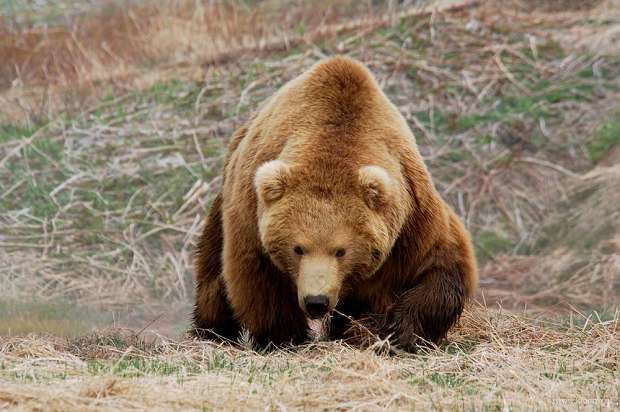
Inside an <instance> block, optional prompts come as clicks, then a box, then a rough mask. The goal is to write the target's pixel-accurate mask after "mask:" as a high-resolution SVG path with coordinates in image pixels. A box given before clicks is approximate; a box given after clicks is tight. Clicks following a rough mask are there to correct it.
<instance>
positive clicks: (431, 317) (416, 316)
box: [381, 270, 467, 352]
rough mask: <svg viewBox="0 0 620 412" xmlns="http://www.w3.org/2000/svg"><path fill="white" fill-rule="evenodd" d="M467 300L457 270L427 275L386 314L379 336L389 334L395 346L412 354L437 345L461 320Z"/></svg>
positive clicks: (433, 271) (428, 273)
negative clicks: (420, 349)
mask: <svg viewBox="0 0 620 412" xmlns="http://www.w3.org/2000/svg"><path fill="white" fill-rule="evenodd" d="M466 299H467V297H466V293H465V286H464V284H463V280H462V277H461V275H460V273H459V272H458V271H457V270H454V271H448V270H441V271H438V270H432V271H428V272H426V273H425V274H424V275H422V279H421V281H420V283H418V284H417V285H416V286H415V287H413V288H412V289H409V290H407V291H406V292H405V293H403V294H402V295H401V296H400V298H399V299H398V300H397V302H396V303H395V304H394V305H393V306H392V308H391V309H390V310H389V312H388V313H387V316H386V317H385V318H384V319H385V323H384V325H383V331H382V332H381V334H382V335H384V336H387V335H388V334H392V337H393V339H394V341H395V343H397V344H398V345H399V346H400V347H401V348H403V349H405V350H407V351H411V352H413V351H415V349H416V347H417V346H419V345H424V344H428V343H433V344H437V343H439V342H440V341H441V340H442V339H443V338H444V337H445V336H446V333H447V332H448V330H449V329H450V328H451V327H452V326H453V325H454V324H455V323H456V321H457V320H458V319H459V317H460V316H461V313H462V312H463V306H464V304H465V301H466Z"/></svg>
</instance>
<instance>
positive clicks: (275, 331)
mask: <svg viewBox="0 0 620 412" xmlns="http://www.w3.org/2000/svg"><path fill="white" fill-rule="evenodd" d="M246 244H247V243H246V242H236V243H235V245H234V246H232V245H231V250H230V256H228V259H227V260H226V262H227V264H226V267H225V272H224V276H225V279H226V291H227V295H228V297H229V299H230V302H231V304H232V307H233V309H234V313H235V316H236V317H237V319H239V321H240V322H241V324H242V325H243V326H245V327H246V328H248V330H249V331H250V333H251V334H252V338H253V339H254V341H255V343H256V344H257V345H258V346H259V347H261V348H268V347H269V346H270V344H273V345H275V346H280V345H283V344H290V343H292V344H299V343H303V342H305V341H307V340H308V337H309V329H308V320H307V318H306V315H305V314H304V312H303V311H302V310H301V308H300V307H299V303H298V301H297V290H296V287H295V284H294V283H293V281H292V280H291V279H290V277H289V276H288V275H286V274H284V273H282V272H280V271H279V270H278V269H277V268H276V267H275V266H274V264H273V263H272V262H271V260H270V259H269V257H267V256H266V255H265V254H264V253H262V251H258V250H254V251H252V250H249V249H247V248H244V247H243V246H244V245H246Z"/></svg>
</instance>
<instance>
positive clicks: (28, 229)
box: [0, 0, 620, 410]
mask: <svg viewBox="0 0 620 412" xmlns="http://www.w3.org/2000/svg"><path fill="white" fill-rule="evenodd" d="M249 3H251V2H223V3H221V4H219V5H213V2H210V3H207V2H205V3H204V4H203V3H201V2H169V3H167V2H163V3H158V4H159V5H158V6H153V4H155V3H149V2H145V3H136V4H133V5H130V6H122V7H115V6H113V5H108V6H106V7H104V8H102V9H99V8H97V9H94V8H88V7H87V8H86V9H84V10H80V13H82V14H81V15H80V16H79V17H76V18H75V19H73V20H70V21H61V22H60V23H54V24H57V25H56V26H54V25H52V29H49V28H45V27H43V28H41V27H40V26H39V25H38V23H37V25H36V26H34V27H31V26H29V24H27V23H24V22H29V21H40V19H48V21H52V22H55V21H57V20H55V17H53V16H52V17H45V16H46V15H45V13H48V12H49V9H41V10H43V11H41V10H39V11H36V9H34V8H32V7H31V8H26V9H27V11H28V13H31V12H32V11H33V10H35V11H36V13H35V15H36V16H39V20H37V19H36V18H35V19H32V18H31V17H32V16H30V15H28V16H26V17H23V16H24V14H23V13H25V12H23V11H20V13H22V14H19V15H18V17H19V16H22V17H19V18H17V17H14V18H8V17H7V18H5V19H4V21H0V35H4V37H2V38H3V42H0V54H1V55H2V56H3V57H4V60H5V61H7V62H9V63H10V64H3V65H2V66H1V67H0V87H1V88H0V335H1V336H3V337H0V382H1V383H2V384H1V385H0V408H2V407H10V408H16V409H49V408H51V409H57V410H67V409H99V410H107V409H115V408H119V407H122V408H126V409H142V408H145V407H148V408H150V409H170V408H178V409H206V410H209V409H223V408H225V407H226V406H229V405H234V408H236V409H258V408H266V409H312V410H314V409H363V410H367V409H368V410H371V409H383V408H393V409H412V408H413V409H427V408H435V409H454V408H456V409H502V410H503V409H518V410H520V409H533V408H534V409H551V410H574V409H576V408H579V409H582V410H605V409H613V408H614V407H616V408H618V407H620V405H619V403H620V392H618V390H617V389H616V388H617V387H620V385H619V384H620V372H619V366H620V353H619V352H618V348H619V347H620V327H619V320H620V319H619V318H620V315H619V313H618V307H619V305H620V237H619V235H618V232H619V230H620V227H619V226H618V221H620V219H619V218H620V215H619V213H620V207H618V206H617V205H618V204H620V198H618V192H617V190H615V188H617V187H620V167H619V166H618V163H619V161H620V152H619V147H620V145H618V143H619V142H620V115H619V113H620V104H619V103H618V102H619V101H620V100H618V96H619V95H620V92H619V91H620V53H619V51H618V50H617V48H616V47H615V45H616V44H617V42H615V41H614V39H616V38H617V36H618V33H619V32H620V31H619V30H618V29H617V28H618V27H619V25H620V9H618V7H617V5H616V4H615V2H612V1H602V2H600V1H591V2H587V3H588V4H586V2H571V1H556V0H553V1H546V2H530V1H514V2H510V3H509V5H510V7H507V6H506V4H508V3H500V2H494V1H486V2H475V4H472V5H470V6H468V7H460V8H456V9H454V10H452V11H443V12H435V13H426V12H420V11H419V9H412V8H408V5H411V4H412V2H409V3H407V2H405V5H403V6H402V8H396V7H395V6H394V5H392V7H391V8H390V7H388V6H385V7H384V6H374V8H369V7H371V6H369V5H367V4H366V5H364V6H361V5H360V4H361V3H359V2H357V3H356V2H348V1H344V0H343V1H334V2H332V3H331V4H330V5H326V4H327V2H326V3H320V4H318V3H317V4H311V3H308V2H292V1H291V2H285V1H268V2H264V3H261V5H260V6H258V7H257V8H252V7H250V6H249ZM452 3H455V2H452ZM457 3H458V2H457ZM9 4H10V2H8V3H6V4H5V3H1V2H0V10H3V13H4V15H5V16H10V15H9V14H8V13H6V12H4V10H8V9H7V8H6V7H8V6H7V5H9ZM37 4H38V3H37ZM58 4H64V3H63V2H62V1H59V2H48V3H46V5H47V6H49V5H52V6H54V7H56V6H57V5H58ZM67 4H68V3H67ZM352 5H354V6H352ZM47 6H46V7H47ZM2 7H5V8H4V9H3V8H2ZM26 9H24V10H26ZM12 10H13V13H17V12H15V10H16V9H15V7H13V8H12ZM558 10H561V12H559V11H558ZM398 12H400V14H397V13H398ZM84 13H85V14H84ZM102 16H104V17H105V18H104V19H103V20H102ZM276 21H277V22H278V23H279V25H278V27H280V29H279V31H278V30H272V29H271V27H276V26H275V25H274V24H273V22H276ZM98 22H102V23H100V24H99V23H98ZM52 32H53V33H54V34H53V35H52V34H51V33H52ZM114 33H116V34H114ZM117 34H118V36H117ZM4 39H6V40H4ZM102 39H103V40H106V41H105V42H102V41H101V40H102ZM35 45H36V46H37V47H34V46H35ZM336 53H343V54H346V55H349V56H353V57H355V58H358V59H360V60H362V61H363V62H365V63H366V64H368V66H369V67H370V68H371V70H372V71H373V72H374V73H375V74H376V75H377V78H378V80H379V82H380V83H381V85H382V87H383V88H384V90H385V91H386V93H387V94H388V96H389V97H390V98H391V99H392V100H393V101H394V103H395V104H396V105H397V106H398V107H399V109H400V110H401V112H402V113H403V114H404V116H405V117H406V119H407V121H408V122H409V124H410V125H411V127H412V129H413V130H414V132H415V134H416V136H417V139H418V144H419V146H420V150H421V151H422V153H423V155H424V156H425V158H426V160H427V163H428V165H429V168H430V170H431V173H432V174H433V177H434V179H435V183H436V185H437V188H438V190H439V191H440V192H441V193H442V195H443V196H444V197H445V199H446V200H447V201H448V202H449V203H450V204H451V205H452V206H453V207H454V209H455V210H456V211H457V213H458V214H459V215H460V216H461V218H462V219H463V220H464V221H465V222H466V224H467V226H468V228H469V229H470V231H471V232H472V235H473V239H474V243H475V246H476V251H477V255H478V259H479V261H480V263H481V268H482V277H481V288H480V289H481V290H480V294H479V296H478V301H479V302H480V303H475V304H474V306H473V307H472V308H471V309H470V310H469V312H468V314H467V315H466V316H465V317H464V319H463V320H462V321H461V325H460V326H459V328H458V330H456V331H454V333H453V334H452V335H451V336H450V339H449V340H448V342H447V343H446V344H445V345H443V346H442V347H440V348H438V349H437V350H434V351H430V352H428V353H424V354H420V355H416V356H410V355H403V354H400V353H399V355H394V354H393V353H392V355H389V354H387V353H388V352H390V351H389V350H388V349H389V348H387V347H386V345H387V344H386V343H385V342H380V341H378V342H376V344H375V347H374V348H372V349H370V350H364V351H362V350H359V349H354V348H349V347H347V346H346V345H344V344H342V343H325V342H316V343H314V344H312V345H309V346H307V347H303V348H296V349H292V350H288V351H278V352H276V353H271V354H268V355H267V354H259V353H255V352H253V351H252V350H251V349H249V345H248V342H247V339H246V340H245V341H243V342H242V347H241V348H233V347H228V346H225V347H217V346H214V345H212V344H208V343H201V342H193V341H187V340H185V339H184V338H182V337H181V336H182V332H183V331H184V330H185V329H186V328H187V326H188V316H187V314H188V312H189V307H190V305H191V302H192V296H193V283H192V266H191V265H192V247H193V245H194V241H195V240H196V234H197V233H198V232H199V230H200V224H201V219H202V217H203V216H204V213H205V210H206V209H207V208H208V205H209V204H210V201H211V199H212V196H213V193H214V192H215V191H216V190H217V189H218V187H219V184H220V179H219V172H220V166H221V161H222V157H223V155H224V151H225V147H226V142H227V139H228V137H229V136H230V135H231V133H232V132H233V130H234V129H235V128H236V127H238V126H239V125H241V124H242V123H243V122H244V121H245V120H246V119H247V118H248V116H249V114H250V113H251V112H252V111H253V110H255V109H256V107H257V105H258V104H259V103H260V102H261V101H262V100H264V99H265V98H266V97H267V96H269V95H271V94H272V93H273V92H274V91H275V90H277V89H278V87H280V86H281V85H282V84H284V83H285V82H286V81H287V80H289V79H291V78H293V77H295V76H296V75H298V74H299V73H301V72H302V71H303V70H305V69H306V68H308V67H309V66H310V65H311V64H313V63H314V62H316V61H317V60H318V59H320V58H321V57H323V56H326V55H331V54H336ZM502 308H504V309H502ZM508 309H510V310H511V311H512V312H510V311H508ZM108 327H127V328H129V329H114V328H113V329H107V328H108ZM30 332H36V334H35V335H30V336H29V337H25V336H26V335H27V334H28V333H30ZM41 333H44V334H43V335H42V334H41ZM243 345H244V346H243ZM542 393H544V394H545V395H544V396H541V394H542Z"/></svg>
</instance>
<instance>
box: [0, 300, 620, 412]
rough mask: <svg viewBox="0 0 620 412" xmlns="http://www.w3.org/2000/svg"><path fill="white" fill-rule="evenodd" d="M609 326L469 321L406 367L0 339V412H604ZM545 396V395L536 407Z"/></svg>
mask: <svg viewBox="0 0 620 412" xmlns="http://www.w3.org/2000/svg"><path fill="white" fill-rule="evenodd" d="M619 322H620V319H619V314H618V313H616V315H615V317H614V318H613V319H611V320H608V321H601V320H599V319H596V318H588V319H572V320H571V321H564V322H561V323H560V322H558V321H552V320H547V321H544V320H540V319H530V318H528V317H527V316H523V315H511V314H509V313H506V312H502V311H498V310H491V309H485V308H479V307H477V308H473V309H470V310H469V311H468V312H467V314H466V316H465V317H464V318H463V320H462V322H461V324H462V325H461V326H460V327H459V328H458V329H457V330H455V331H454V333H453V334H452V336H451V343H450V345H447V346H444V347H442V348H440V349H437V350H433V351H430V352H428V353H420V354H418V355H415V356H413V355H410V356H386V355H378V354H376V353H375V352H374V351H372V350H366V351H360V350H356V349H353V348H350V347H347V346H346V345H344V344H341V343H327V342H317V343H314V344H311V345H308V346H305V347H299V348H295V349H294V350H285V351H284V350H282V351H276V352H273V353H269V354H260V353H256V352H253V351H251V350H248V349H244V348H235V347H232V346H216V345H213V344H210V343H203V342H195V341H169V340H167V339H163V338H161V337H157V339H156V341H155V342H151V343H145V342H144V339H139V338H136V337H135V336H134V335H131V334H129V335H128V334H127V333H126V332H125V333H123V332H122V331H121V332H118V331H111V332H109V333H107V334H100V335H93V336H90V337H88V338H83V339H81V340H78V341H72V342H64V341H58V340H53V339H52V340H50V339H46V338H37V337H31V338H0V362H1V364H2V365H3V367H2V368H1V369H0V379H2V380H3V384H2V388H1V389H0V407H3V406H4V407H15V408H18V409H28V410H31V409H45V410H101V411H104V410H118V409H124V410H134V409H136V410H137V409H139V410H142V409H145V408H147V409H151V410H170V409H181V410H188V409H192V410H196V409H202V410H212V409H218V410H220V409H227V410H240V409H243V410H288V409H293V410H385V409H390V410H411V409H421V410H428V409H436V410H455V409H456V410H470V409H476V410H478V409H492V410H506V409H510V410H575V409H580V410H611V409H614V408H618V407H619V406H620V392H618V388H620V375H619V374H618V370H619V368H620V352H619V348H620V323H619ZM543 394H544V395H543Z"/></svg>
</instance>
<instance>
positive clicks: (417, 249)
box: [194, 57, 477, 350]
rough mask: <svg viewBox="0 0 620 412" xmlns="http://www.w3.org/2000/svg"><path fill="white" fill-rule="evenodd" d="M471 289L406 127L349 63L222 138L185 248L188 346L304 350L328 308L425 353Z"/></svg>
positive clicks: (443, 209)
mask: <svg viewBox="0 0 620 412" xmlns="http://www.w3.org/2000/svg"><path fill="white" fill-rule="evenodd" d="M476 282H477V270H476V262H475V259H474V255H473V253H472V246H471V241H470V239H469V235H468V233H467V232H466V230H465V229H464V227H463V225H462V224H461V222H460V221H459V219H458V217H457V216H456V215H455V213H454V212H453V211H452V210H451V209H450V207H449V206H448V205H447V204H446V203H445V202H444V201H443V200H442V199H441V197H440V196H439V194H438V193H437V191H436V190H435V188H434V186H433V184H432V182H431V178H430V175H429V172H428V171H427V169H426V166H425V165H424V162H423V160H422V157H421V155H420V153H419V152H418V149H417V146H416V142H415V138H414V136H413V134H412V132H411V130H410V129H409V127H408V125H407V123H406V121H405V119H404V118H403V117H402V116H401V115H400V113H399V112H398V110H397V109H396V107H395V106H394V105H392V103H391V102H390V101H389V100H388V99H387V97H386V96H385V95H384V94H383V92H382V91H381V89H380V87H379V85H378V84H377V82H376V80H375V79H374V77H373V76H372V75H371V74H370V72H369V71H368V69H366V68H365V67H364V66H363V65H362V64H361V63H359V62H357V61H355V60H352V59H349V58H345V57H333V58H329V59H326V60H323V61H321V62H319V63H317V64H316V65H314V66H313V67H312V68H310V70H308V71H307V72H305V73H303V74H302V75H301V76H299V77H297V78H296V79H294V80H292V81H290V82H288V83H287V84H286V85H285V86H283V87H282V88H281V89H280V90H279V91H278V92H277V93H275V94H274V95H273V96H272V97H271V98H270V99H269V100H267V102H266V103H264V106H263V107H262V108H261V109H260V110H259V112H258V113H257V114H256V115H255V116H254V117H253V118H252V119H250V120H249V121H248V122H247V124H246V125H245V126H243V127H241V128H240V129H239V130H237V131H236V132H235V134H234V135H233V136H232V138H231V141H230V144H229V148H228V154H227V156H226V159H225V165H224V171H223V183H222V189H221V192H220V193H219V194H218V195H217V197H216V198H215V200H214V202H213V204H212V206H211V209H210V211H209V214H208V217H207V221H206V226H205V228H204V232H203V234H202V237H201V239H200V241H199V244H198V248H197V265H196V283H197V285H196V286H197V292H196V307H195V312H194V326H195V331H196V333H197V335H198V336H201V337H206V338H213V337H220V338H227V339H233V340H234V339H235V338H236V336H237V335H238V333H239V331H240V329H241V327H245V328H247V329H248V330H249V331H250V333H251V334H252V336H253V337H254V339H255V341H256V342H257V343H258V344H260V345H268V344H269V343H273V344H275V345H278V344H283V343H300V342H304V341H305V340H306V339H307V338H308V336H309V334H308V332H309V330H308V318H322V317H324V316H325V315H326V314H328V313H329V312H330V311H332V310H333V309H334V308H335V309H336V311H334V314H333V315H332V317H331V320H330V327H329V336H330V337H331V338H334V339H337V338H343V337H345V333H346V332H347V330H348V329H349V328H350V326H351V325H350V323H349V322H351V321H352V320H362V321H366V322H369V324H372V325H374V326H375V327H376V326H378V327H379V329H378V330H377V333H379V334H380V335H381V336H382V337H389V338H390V339H391V340H392V341H393V342H394V343H396V344H397V345H399V346H400V347H402V348H404V349H405V350H414V349H415V348H416V347H417V345H419V344H420V343H422V342H433V343H436V342H438V341H439V340H441V339H442V338H443V337H444V336H445V334H446V332H447V331H448V329H449V328H450V327H451V326H452V325H453V324H454V323H455V322H456V321H457V320H458V318H459V316H460V315H461V312H462V310H463V305H464V303H465V301H466V300H467V298H468V297H469V296H471V295H472V293H473V291H474V289H475V287H476Z"/></svg>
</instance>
